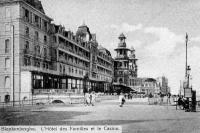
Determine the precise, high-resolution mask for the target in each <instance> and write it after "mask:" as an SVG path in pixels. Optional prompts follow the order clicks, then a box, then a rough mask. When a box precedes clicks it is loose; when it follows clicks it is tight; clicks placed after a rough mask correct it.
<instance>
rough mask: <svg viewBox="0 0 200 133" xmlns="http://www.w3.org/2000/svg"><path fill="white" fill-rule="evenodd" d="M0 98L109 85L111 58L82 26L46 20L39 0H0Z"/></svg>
mask: <svg viewBox="0 0 200 133" xmlns="http://www.w3.org/2000/svg"><path fill="white" fill-rule="evenodd" d="M0 20H1V21H0V44H1V47H0V62H1V63H0V102H5V101H7V102H8V101H13V100H14V101H20V100H22V99H30V98H31V97H32V96H33V95H40V94H47V93H52V94H64V93H68V92H70V93H74V94H83V93H84V92H87V91H89V90H94V91H97V92H106V91H109V89H110V88H111V87H110V86H111V83H112V77H113V64H114V60H113V59H112V57H111V54H110V52H109V51H108V50H107V49H105V48H103V47H102V46H101V45H99V44H98V42H97V40H96V35H95V34H92V33H90V30H89V28H88V27H87V25H85V24H83V25H81V26H79V27H78V30H77V32H76V34H74V33H72V32H71V31H67V30H65V28H64V27H63V26H61V25H56V24H53V23H52V20H53V19H52V18H50V17H48V16H47V15H46V14H45V12H44V10H43V7H42V4H41V2H40V1H39V0H0Z"/></svg>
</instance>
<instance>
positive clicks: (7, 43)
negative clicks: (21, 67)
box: [5, 39, 10, 53]
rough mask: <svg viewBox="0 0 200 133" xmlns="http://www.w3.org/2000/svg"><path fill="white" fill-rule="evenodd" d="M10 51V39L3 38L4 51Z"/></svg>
mask: <svg viewBox="0 0 200 133" xmlns="http://www.w3.org/2000/svg"><path fill="white" fill-rule="evenodd" d="M9 51H10V40H9V39H6V40H5V53H9Z"/></svg>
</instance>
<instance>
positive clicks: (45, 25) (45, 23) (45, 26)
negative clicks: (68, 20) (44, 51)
mask: <svg viewBox="0 0 200 133" xmlns="http://www.w3.org/2000/svg"><path fill="white" fill-rule="evenodd" d="M43 22H44V30H45V31H47V22H46V21H45V20H44V21H43Z"/></svg>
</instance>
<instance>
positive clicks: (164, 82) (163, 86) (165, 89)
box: [157, 76, 170, 95]
mask: <svg viewBox="0 0 200 133" xmlns="http://www.w3.org/2000/svg"><path fill="white" fill-rule="evenodd" d="M157 81H158V85H159V87H160V92H161V93H162V94H164V95H166V94H168V93H169V92H170V88H169V86H168V79H167V78H166V77H165V76H162V77H158V78H157Z"/></svg>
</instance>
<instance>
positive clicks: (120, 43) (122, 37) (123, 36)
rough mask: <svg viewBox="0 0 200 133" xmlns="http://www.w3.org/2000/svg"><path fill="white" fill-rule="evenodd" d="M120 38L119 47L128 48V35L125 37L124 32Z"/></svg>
mask: <svg viewBox="0 0 200 133" xmlns="http://www.w3.org/2000/svg"><path fill="white" fill-rule="evenodd" d="M118 38H119V40H120V42H119V43H118V47H124V48H126V42H125V39H126V37H125V35H124V34H123V33H121V34H120V35H119V37H118Z"/></svg>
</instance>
